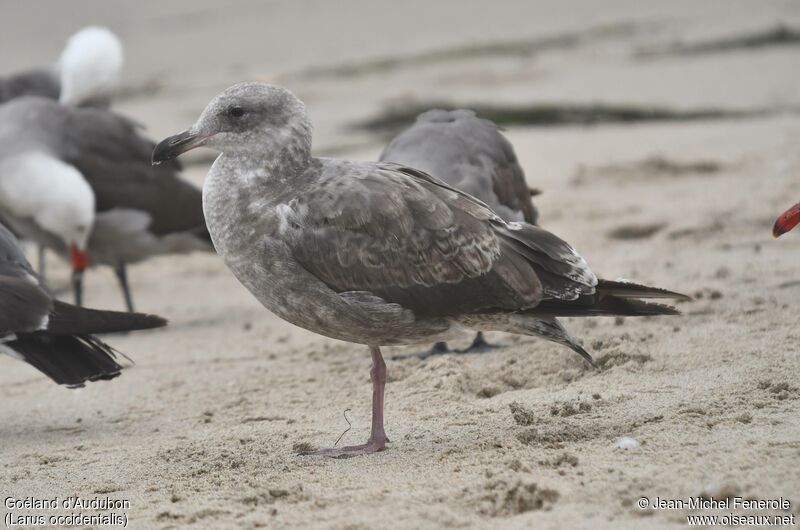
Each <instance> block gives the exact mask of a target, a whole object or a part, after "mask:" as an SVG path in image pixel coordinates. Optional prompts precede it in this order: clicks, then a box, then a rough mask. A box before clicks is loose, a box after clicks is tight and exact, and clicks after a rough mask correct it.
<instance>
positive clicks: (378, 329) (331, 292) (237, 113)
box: [153, 83, 683, 456]
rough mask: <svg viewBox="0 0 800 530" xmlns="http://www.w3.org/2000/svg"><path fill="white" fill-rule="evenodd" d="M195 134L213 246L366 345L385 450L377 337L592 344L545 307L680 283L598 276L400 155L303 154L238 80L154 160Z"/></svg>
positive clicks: (305, 318)
mask: <svg viewBox="0 0 800 530" xmlns="http://www.w3.org/2000/svg"><path fill="white" fill-rule="evenodd" d="M201 145H206V146H208V147H212V148H215V149H218V150H219V151H221V152H222V154H221V155H220V156H219V157H218V158H217V159H216V161H215V162H214V164H213V166H212V167H211V170H210V171H209V174H208V177H207V178H206V181H205V184H204V186H203V206H204V210H205V214H206V222H207V223H208V228H209V232H210V233H211V238H212V240H213V241H214V245H215V247H216V249H217V252H218V253H219V254H220V255H221V256H222V258H223V259H224V261H225V263H226V264H227V265H228V267H230V269H231V270H232V271H233V273H234V275H235V276H236V277H237V278H238V279H239V281H240V282H242V283H243V284H244V285H245V287H247V288H248V289H249V290H250V291H251V292H252V294H253V295H254V296H255V297H256V298H257V299H258V300H259V301H260V302H261V303H262V304H263V305H264V306H265V307H267V308H268V309H269V310H271V311H272V312H273V313H275V314H276V315H278V316H279V317H281V318H283V319H285V320H287V321H289V322H291V323H292V324H295V325H297V326H300V327H303V328H306V329H308V330H311V331H314V332H316V333H319V334H321V335H325V336H328V337H332V338H335V339H339V340H344V341H348V342H354V343H358V344H365V345H367V346H368V347H369V350H370V354H371V356H372V371H371V379H372V431H371V434H370V437H369V439H368V441H367V442H366V443H365V444H363V445H358V446H351V447H342V448H333V449H323V450H320V451H315V452H313V453H311V454H318V455H326V456H353V455H358V454H365V453H372V452H375V451H381V450H383V449H384V448H385V444H386V433H385V431H384V425H383V400H384V387H385V383H386V364H385V363H384V360H383V357H382V355H381V350H380V346H383V345H395V344H419V343H424V342H432V341H438V340H446V339H447V338H448V337H450V336H451V335H452V333H453V332H457V331H458V330H461V329H473V330H475V329H488V330H497V331H506V332H511V333H520V334H525V335H539V336H542V337H544V338H546V339H549V340H552V341H555V342H558V343H561V344H565V345H567V346H569V347H570V348H572V349H573V350H575V351H576V352H578V353H580V354H581V355H582V356H583V357H584V358H585V359H586V360H587V361H589V362H591V356H590V355H589V354H588V353H587V352H586V351H585V350H584V349H583V348H582V347H581V346H580V345H579V344H578V343H577V342H576V341H575V340H574V339H573V338H572V337H570V336H569V335H568V334H567V332H566V331H565V330H564V328H563V327H561V325H560V324H559V323H558V322H557V321H555V319H553V318H552V317H556V316H561V315H569V316H590V315H632V316H633V315H662V314H676V313H677V311H676V310H674V309H673V308H670V307H666V306H662V305H657V304H650V303H647V302H643V301H641V300H639V298H653V297H658V298H660V297H666V298H683V296H682V295H679V294H677V293H672V292H669V291H665V290H661V289H653V288H650V287H645V286H641V285H636V284H631V283H619V282H607V281H602V280H600V281H598V279H597V278H596V277H595V275H594V273H593V272H592V271H591V270H590V269H589V267H588V266H587V264H586V262H585V261H584V260H583V258H581V257H580V256H579V255H578V254H577V253H576V252H575V250H574V249H573V248H572V247H571V246H569V245H568V244H567V243H565V242H564V241H562V240H561V239H559V238H558V237H556V236H555V235H553V234H551V233H549V232H547V231H545V230H542V229H541V228H538V227H536V226H534V225H531V224H527V223H521V222H513V223H506V222H505V221H503V220H502V219H501V218H500V217H498V216H497V215H496V214H495V213H494V212H492V210H491V209H489V208H488V207H487V206H486V205H485V204H483V203H482V202H480V201H479V200H477V199H475V198H474V197H472V196H470V195H467V194H466V193H464V192H462V191H459V190H457V189H455V188H453V187H451V186H449V185H448V184H447V183H445V182H443V181H441V180H439V179H437V178H435V177H432V176H430V175H428V174H426V173H424V172H422V171H419V170H416V169H411V168H408V167H405V166H402V165H399V164H390V163H375V162H351V161H346V160H333V159H324V158H315V157H312V156H311V122H310V121H309V119H308V117H307V115H306V111H305V107H304V105H303V103H302V102H301V101H300V100H299V99H297V98H296V97H295V96H294V95H293V94H292V93H291V92H289V91H287V90H285V89H283V88H280V87H277V86H272V85H265V84H259V83H243V84H239V85H235V86H233V87H231V88H228V89H227V90H225V91H224V92H222V93H221V94H220V95H218V96H217V97H215V98H214V99H213V100H212V101H211V103H209V105H208V106H207V107H206V109H205V110H204V111H203V113H202V114H201V116H200V118H199V119H198V121H197V122H196V123H195V124H194V125H193V126H192V127H191V128H189V129H188V130H186V131H185V132H182V133H180V134H177V135H175V136H172V137H169V138H166V139H165V140H163V141H162V142H160V143H159V144H158V145H157V146H156V148H155V150H154V152H153V161H154V163H158V162H163V161H166V160H170V159H172V158H174V157H176V156H178V155H179V154H181V153H183V152H185V151H188V150H190V149H193V148H195V147H199V146H201Z"/></svg>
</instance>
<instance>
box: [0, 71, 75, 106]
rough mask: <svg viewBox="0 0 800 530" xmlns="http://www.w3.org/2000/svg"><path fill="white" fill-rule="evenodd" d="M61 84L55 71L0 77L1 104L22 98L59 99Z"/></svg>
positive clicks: (30, 72)
mask: <svg viewBox="0 0 800 530" xmlns="http://www.w3.org/2000/svg"><path fill="white" fill-rule="evenodd" d="M60 93H61V83H60V82H59V80H58V76H57V75H56V73H55V71H54V70H47V69H40V70H31V71H29V72H23V73H20V74H16V75H10V76H6V77H0V103H5V102H6V101H10V100H12V99H15V98H18V97H22V96H39V97H43V98H47V99H58V96H59V94H60Z"/></svg>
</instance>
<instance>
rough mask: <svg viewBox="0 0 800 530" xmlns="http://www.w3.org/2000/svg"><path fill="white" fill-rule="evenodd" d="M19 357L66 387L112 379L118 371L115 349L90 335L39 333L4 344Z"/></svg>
mask: <svg viewBox="0 0 800 530" xmlns="http://www.w3.org/2000/svg"><path fill="white" fill-rule="evenodd" d="M5 346H7V347H9V348H11V349H12V350H14V351H15V352H16V353H18V354H19V355H20V356H22V358H23V359H24V360H25V362H27V363H28V364H30V365H31V366H33V367H34V368H36V369H37V370H39V371H40V372H42V373H43V374H44V375H46V376H47V377H49V378H50V379H52V380H53V381H55V382H56V383H58V384H59V385H66V386H68V387H70V388H78V387H82V386H83V385H84V384H85V383H86V382H87V381H99V380H107V379H113V378H115V377H117V376H118V375H119V373H120V371H121V370H122V366H120V365H119V364H118V363H117V361H116V360H115V358H116V352H115V350H114V349H113V348H112V347H111V346H109V345H107V344H105V343H104V342H102V341H100V340H99V339H97V338H95V337H92V336H90V335H81V336H70V335H50V334H48V333H44V332H39V333H32V334H30V335H22V336H20V337H19V338H18V339H16V340H14V341H11V342H7V343H6V344H5Z"/></svg>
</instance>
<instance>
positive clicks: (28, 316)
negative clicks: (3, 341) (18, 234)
mask: <svg viewBox="0 0 800 530" xmlns="http://www.w3.org/2000/svg"><path fill="white" fill-rule="evenodd" d="M52 304H53V300H52V298H51V296H50V293H49V292H48V290H47V288H46V287H45V286H44V285H43V283H42V282H41V280H40V279H39V277H38V276H37V275H36V274H35V273H34V272H33V269H32V268H31V266H30V263H28V260H26V259H25V255H24V254H23V252H22V249H21V248H20V247H19V243H18V242H17V238H15V237H14V235H13V234H12V233H11V232H10V231H9V230H8V229H7V228H6V227H5V226H3V225H0V338H2V337H3V336H4V335H8V334H11V333H25V332H32V331H35V330H37V329H39V328H40V326H41V325H42V323H43V322H44V321H45V319H46V318H47V316H48V314H49V313H50V309H51V308H52Z"/></svg>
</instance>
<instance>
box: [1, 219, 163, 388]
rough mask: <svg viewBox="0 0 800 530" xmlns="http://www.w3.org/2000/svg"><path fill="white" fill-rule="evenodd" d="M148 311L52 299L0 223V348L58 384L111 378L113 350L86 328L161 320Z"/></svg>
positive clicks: (116, 369)
mask: <svg viewBox="0 0 800 530" xmlns="http://www.w3.org/2000/svg"><path fill="white" fill-rule="evenodd" d="M165 324H166V321H165V320H164V319H163V318H161V317H157V316H154V315H143V314H140V313H119V312H116V311H98V310H94V309H84V308H81V307H77V306H74V305H70V304H66V303H64V302H60V301H58V300H55V299H54V298H53V296H52V295H51V294H50V290H49V289H48V288H47V286H46V285H44V283H43V282H42V280H41V278H39V277H38V276H37V275H36V273H34V272H33V269H32V268H31V266H30V265H29V264H28V262H27V260H26V259H25V255H24V254H23V253H22V249H20V247H19V244H18V243H17V240H16V238H15V237H14V236H13V234H11V232H10V231H9V230H8V229H6V227H4V226H3V225H0V352H3V353H6V354H8V355H10V356H12V357H14V358H16V359H19V360H22V361H25V362H27V363H28V364H30V365H31V366H33V367H34V368H36V369H37V370H39V371H40V372H42V373H43V374H45V375H46V376H48V377H49V378H51V379H52V380H53V381H55V382H56V383H58V384H60V385H66V386H69V387H73V388H74V387H80V386H83V384H84V383H85V382H87V381H97V380H101V379H112V378H114V377H116V376H118V375H119V373H120V370H121V369H122V366H120V365H119V364H118V363H117V361H116V360H115V357H116V352H115V350H114V349H113V348H111V347H110V346H108V345H107V344H105V343H103V342H102V341H100V340H99V339H97V338H96V337H94V336H93V335H92V334H94V333H111V332H119V331H133V330H140V329H150V328H156V327H160V326H164V325H165Z"/></svg>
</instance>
